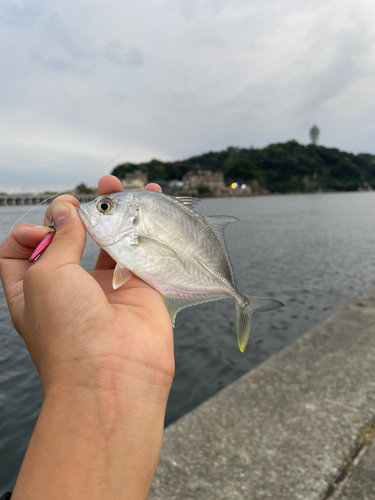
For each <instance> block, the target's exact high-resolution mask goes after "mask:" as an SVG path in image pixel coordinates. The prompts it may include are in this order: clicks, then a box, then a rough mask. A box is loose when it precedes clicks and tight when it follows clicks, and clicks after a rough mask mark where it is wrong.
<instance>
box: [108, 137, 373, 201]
mask: <svg viewBox="0 0 375 500" xmlns="http://www.w3.org/2000/svg"><path fill="white" fill-rule="evenodd" d="M135 169H141V170H144V171H145V172H147V174H148V179H149V181H156V180H173V179H181V178H182V177H183V176H184V175H185V174H186V173H187V172H188V171H189V170H213V171H219V172H223V173H224V176H225V180H226V182H227V184H230V183H232V182H239V183H242V182H245V183H246V182H250V181H252V180H257V181H258V182H259V184H260V185H261V186H262V187H263V188H265V189H267V190H268V191H270V192H271V193H275V192H278V193H291V192H316V191H356V190H359V189H369V188H374V189H375V156H373V155H370V154H358V155H354V154H351V153H346V152H344V151H340V150H338V149H334V148H326V147H324V146H315V145H313V144H309V145H308V146H304V145H302V144H299V143H298V142H297V141H288V142H285V143H279V144H270V145H269V146H267V147H265V148H263V149H256V148H249V149H246V148H235V147H229V148H227V149H226V150H225V151H219V152H213V151H210V152H209V153H204V154H202V155H200V156H193V157H192V158H188V159H187V160H181V161H175V162H162V161H160V160H151V161H150V162H148V163H141V164H134V163H124V164H122V165H118V166H117V167H116V168H115V169H114V170H113V171H112V174H113V175H116V176H117V177H118V178H120V179H122V178H124V177H125V174H126V173H127V172H132V171H133V170H135Z"/></svg>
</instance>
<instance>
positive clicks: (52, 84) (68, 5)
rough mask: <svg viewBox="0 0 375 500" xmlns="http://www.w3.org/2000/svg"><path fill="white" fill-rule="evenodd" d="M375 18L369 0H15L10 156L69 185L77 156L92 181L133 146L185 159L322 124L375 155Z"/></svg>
mask: <svg viewBox="0 0 375 500" xmlns="http://www.w3.org/2000/svg"><path fill="white" fill-rule="evenodd" d="M374 16H375V4H374V3H373V2H372V1H370V0H357V1H356V2H355V3H354V1H353V0H340V1H339V0H316V1H315V2H312V3H311V2H310V3H309V2H301V1H299V0H284V1H283V2H279V1H277V0H254V1H253V2H248V1H247V0H231V2H225V1H223V0H194V1H191V0H178V1H175V0H157V1H151V0H139V2H131V1H130V0H125V1H123V0H121V1H120V0H113V1H112V2H111V3H110V4H109V5H104V4H103V2H102V1H101V0H91V1H90V2H88V0H64V2H62V1H60V2H59V1H57V2H54V3H49V2H48V3H47V2H44V1H43V0H33V1H32V2H31V1H28V0H27V1H26V0H18V1H17V2H15V1H9V0H3V2H2V3H1V7H0V23H1V28H2V29H1V30H0V64H1V68H2V74H3V75H5V76H4V77H3V78H2V79H1V80H0V112H1V114H2V121H1V122H0V167H1V168H9V169H10V170H9V172H11V171H12V169H14V170H13V171H16V170H17V169H22V168H24V165H25V164H26V163H27V164H28V165H32V170H33V175H34V176H37V175H41V176H42V177H43V176H45V177H44V178H45V179H47V178H48V182H51V183H52V184H53V179H54V178H55V179H56V184H59V185H61V183H62V181H61V175H62V174H61V169H62V168H65V166H67V165H70V164H74V165H75V168H74V169H73V170H71V169H69V168H68V167H67V171H69V178H72V179H73V178H74V179H75V177H74V176H77V181H78V180H79V181H80V182H81V181H83V182H86V183H88V184H89V183H90V182H91V181H90V180H87V179H92V176H91V174H89V172H91V170H90V168H87V169H86V167H83V165H86V166H87V167H88V166H89V165H91V164H94V163H95V161H96V159H100V161H103V163H105V162H106V159H107V158H111V157H113V156H115V155H116V153H117V152H118V151H121V150H123V149H125V147H126V146H127V145H128V144H133V143H135V144H136V146H137V147H136V148H132V149H130V150H129V151H128V152H127V153H126V155H125V156H124V157H123V158H122V159H121V161H126V160H128V161H145V160H149V159H150V158H151V157H155V156H156V157H159V158H162V159H174V158H180V159H181V158H184V157H186V156H192V155H195V154H199V153H201V152H204V151H207V150H210V149H216V150H218V149H224V148H226V147H227V146H228V145H238V146H241V145H243V146H249V145H253V146H255V147H261V146H264V145H266V144H268V143H270V142H275V141H281V140H287V139H290V138H295V139H298V140H300V141H302V142H307V141H308V130H309V128H310V127H311V125H312V124H313V123H317V125H318V126H319V127H320V129H321V142H322V143H323V144H325V145H328V146H336V147H340V148H342V149H345V150H349V151H354V152H360V151H362V150H366V151H368V152H373V153H375V149H374V148H375V147H374V145H373V140H372V138H373V125H372V123H373V120H374V114H375V91H374V90H373V89H374V88H375V85H374V78H375V70H374V68H375V39H374V31H373V27H372V25H371V20H372V19H373V18H374ZM354 126H355V130H356V133H353V127H354ZM47 152H48V153H47ZM46 158H48V161H46ZM23 162H26V163H23ZM47 164H48V165H58V166H59V169H60V170H54V169H48V168H47V167H46V165H47ZM46 168H47V169H46ZM47 171H48V172H49V173H48V176H47V174H46V172H47ZM38 172H39V173H38ZM25 175H26V174H25ZM54 176H55V177H54ZM84 176H87V179H86V180H85V178H84ZM78 177H79V179H78ZM2 179H3V178H2ZM18 179H19V176H17V175H16V176H15V179H14V183H17V182H19V181H18ZM30 179H31V177H30ZM7 182H9V180H8V181H7ZM30 182H31V181H30ZM70 184H71V183H70V182H69V185H70ZM50 187H51V188H53V185H51V186H50Z"/></svg>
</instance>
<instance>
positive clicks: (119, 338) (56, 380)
mask: <svg viewBox="0 0 375 500" xmlns="http://www.w3.org/2000/svg"><path fill="white" fill-rule="evenodd" d="M149 189H153V190H157V189H158V186H156V185H150V187H149ZM159 189H160V188H159ZM120 190H122V186H121V183H120V181H119V180H118V179H117V178H115V177H112V176H106V177H103V178H102V179H101V181H100V182H99V195H103V194H107V193H111V192H116V191H120ZM78 205H79V202H78V201H77V200H76V199H75V198H74V197H73V196H70V195H63V196H60V197H59V198H57V199H56V200H55V201H54V202H53V203H52V204H51V205H50V206H49V207H48V209H47V212H46V216H45V221H44V223H45V224H46V225H48V224H49V218H50V216H51V215H52V216H53V217H54V220H55V222H56V228H57V230H56V234H55V237H54V239H53V241H52V244H51V245H50V246H49V248H47V250H46V251H45V252H44V253H43V256H42V257H41V258H40V259H39V260H38V261H37V262H35V263H32V264H29V263H28V261H27V259H28V257H29V256H30V254H31V252H32V251H33V249H34V247H35V246H36V245H37V244H38V243H39V241H40V240H41V239H42V238H43V237H44V236H45V234H47V232H48V229H47V228H45V227H38V226H37V227H35V226H34V227H33V226H32V225H30V224H21V225H20V226H19V227H17V228H16V229H15V230H14V231H13V232H12V233H11V235H10V236H9V239H7V240H5V242H4V243H3V244H2V245H1V247H0V272H1V278H2V281H3V283H4V289H5V293H6V297H7V301H8V305H9V309H10V313H11V316H12V320H13V323H14V326H15V328H16V330H17V331H18V333H19V334H20V335H21V336H22V337H23V339H24V341H25V343H26V346H27V348H28V350H29V352H30V354H31V357H32V359H33V361H34V363H35V365H36V367H37V369H38V371H39V373H40V376H41V380H42V384H43V389H44V391H45V392H46V391H48V389H49V388H50V386H51V385H54V384H69V383H74V384H77V383H83V384H95V383H96V377H95V372H96V371H97V370H100V369H101V368H103V369H105V370H108V369H110V370H112V371H116V370H118V371H120V372H124V371H128V372H129V373H131V376H132V377H134V378H137V379H138V383H137V386H138V384H145V385H146V386H147V385H149V386H150V387H152V390H153V393H154V396H157V395H160V396H162V395H163V394H160V392H161V393H163V392H164V390H163V389H166V391H165V395H166V396H167V394H168V391H169V387H170V384H171V381H172V378H173V373H174V363H173V336H172V327H171V323H170V319H169V315H168V313H167V311H166V309H165V306H164V304H163V300H162V298H161V296H160V294H159V293H158V292H156V291H155V290H154V289H152V288H151V287H150V286H149V285H147V284H146V283H144V282H143V281H141V280H139V279H137V278H135V277H134V278H132V279H131V280H129V281H128V282H127V283H126V284H124V285H123V286H122V287H120V288H119V289H117V290H113V288H112V274H113V269H114V266H115V262H114V261H113V260H112V259H111V258H110V257H109V256H108V254H106V253H105V252H104V251H103V250H101V251H100V254H99V258H98V261H97V264H96V267H95V270H94V271H92V272H91V273H87V272H86V271H84V270H83V269H82V268H81V266H80V258H81V255H82V252H83V249H84V245H85V238H86V232H85V229H84V226H83V224H82V222H81V220H80V218H79V217H78V214H77V211H76V209H75V208H74V207H76V206H78ZM100 383H102V382H100ZM138 389H139V387H137V390H138Z"/></svg>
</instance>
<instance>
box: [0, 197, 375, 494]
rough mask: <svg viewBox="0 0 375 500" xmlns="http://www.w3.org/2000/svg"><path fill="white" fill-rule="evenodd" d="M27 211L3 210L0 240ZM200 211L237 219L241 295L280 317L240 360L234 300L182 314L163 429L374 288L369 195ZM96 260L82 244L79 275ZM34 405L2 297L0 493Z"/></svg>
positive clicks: (234, 249) (231, 238) (234, 237)
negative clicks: (265, 303)
mask: <svg viewBox="0 0 375 500" xmlns="http://www.w3.org/2000/svg"><path fill="white" fill-rule="evenodd" d="M27 209H28V207H24V206H9V207H0V239H1V240H3V239H4V238H5V237H6V236H7V234H8V231H9V228H10V227H11V225H12V224H13V223H14V222H15V221H16V220H17V218H18V217H20V216H21V215H22V214H23V213H24V212H25V211H26V210H27ZM44 211H45V208H43V207H38V208H37V209H35V210H34V211H33V212H31V213H30V214H28V215H27V217H26V218H25V220H27V221H28V222H33V223H36V224H41V223H42V222H43V214H44ZM198 211H199V212H200V213H201V214H203V215H232V216H234V217H237V218H239V219H240V221H241V222H238V223H233V224H230V225H229V226H228V228H227V229H226V240H227V246H228V250H229V254H230V257H231V262H232V265H233V268H234V272H235V275H236V281H237V286H238V288H239V290H240V291H241V292H242V293H245V294H247V295H255V296H260V297H270V298H276V299H278V300H281V301H282V302H283V303H284V304H285V308H284V309H279V310H277V311H272V312H268V313H261V314H256V315H254V316H253V321H252V333H251V336H250V340H249V344H248V346H247V349H246V351H245V353H243V354H242V353H241V352H240V351H239V349H238V347H237V340H236V312H235V304H234V302H233V300H230V299H229V300H221V301H217V302H211V303H208V304H202V305H199V306H194V307H191V308H187V309H184V310H183V311H181V312H180V313H179V314H178V316H177V320H176V327H175V330H174V338H175V357H176V375H175V380H174V383H173V387H172V391H171V395H170V398H169V402H168V408H167V415H166V424H167V425H168V424H170V423H171V422H173V421H174V420H176V419H177V418H179V417H181V416H182V415H183V414H184V413H186V412H188V411H189V410H191V409H193V408H194V407H195V406H197V405H198V404H200V403H201V402H203V401H204V400H206V399H208V398H209V397H211V396H213V395H214V394H215V393H216V392H218V391H219V390H220V389H222V388H223V387H225V386H227V385H228V384H230V383H231V382H233V381H235V380H236V379H237V378H239V377H240V376H241V375H243V374H244V373H246V372H247V371H249V370H251V369H252V368H254V367H255V366H257V365H259V363H261V362H262V361H264V360H265V359H267V358H268V357H269V356H271V355H272V354H275V353H276V352H278V351H279V350H280V349H282V348H283V347H285V346H286V345H288V344H290V343H292V342H293V341H294V340H295V339H297V338H298V337H299V336H300V335H302V334H303V333H305V332H307V331H308V330H310V329H311V328H313V327H314V326H316V325H317V324H318V323H320V322H322V321H323V320H324V319H326V318H327V317H328V316H330V315H331V314H333V313H334V312H336V311H338V310H339V309H341V308H342V307H343V306H345V305H346V304H348V303H349V302H351V301H352V300H353V299H355V298H356V297H358V296H359V295H361V294H362V293H364V292H366V291H367V290H369V289H371V288H372V287H374V286H375V258H374V243H375V193H373V192H364V193H326V194H316V195H287V196H264V197H243V198H240V197H238V198H214V199H205V200H203V201H201V202H200V203H199V205H198ZM97 254H98V247H97V246H96V244H95V243H94V242H93V241H92V240H91V239H90V238H88V240H87V245H86V249H85V252H84V255H83V258H82V266H83V267H84V268H85V269H86V270H90V269H92V268H93V267H94V264H95V259H96V257H97ZM42 258H43V257H42ZM41 404H42V392H41V387H40V382H39V377H38V374H37V371H36V369H35V368H34V366H33V364H32V362H31V360H30V357H29V355H28V353H27V350H26V348H25V346H24V344H23V341H22V339H21V338H20V337H19V336H18V335H17V333H16V332H15V331H14V328H13V326H12V323H11V320H10V316H9V312H8V309H7V306H6V301H5V296H4V292H3V290H2V288H0V494H1V492H4V491H6V490H7V489H10V488H12V485H13V484H14V481H15V479H16V477H17V473H18V470H19V467H20V464H21V462H22V458H23V455H24V453H25V450H26V447H27V444H28V441H29V439H30V436H31V433H32V431H33V428H34V425H35V422H36V419H37V416H38V414H39V411H40V407H41Z"/></svg>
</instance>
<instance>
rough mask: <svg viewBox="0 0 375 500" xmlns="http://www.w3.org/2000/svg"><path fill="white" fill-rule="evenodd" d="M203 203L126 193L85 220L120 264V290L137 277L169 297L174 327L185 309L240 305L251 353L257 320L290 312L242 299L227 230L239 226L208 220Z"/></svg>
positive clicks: (105, 201) (240, 333)
mask: <svg viewBox="0 0 375 500" xmlns="http://www.w3.org/2000/svg"><path fill="white" fill-rule="evenodd" d="M198 201H199V200H197V199H195V198H191V197H190V196H176V197H174V196H169V195H165V194H162V193H157V192H155V191H143V190H134V191H122V192H120V193H113V194H109V195H105V196H100V197H98V198H96V199H95V200H94V201H92V202H90V203H85V204H83V205H81V206H80V207H79V208H78V213H79V216H80V217H81V219H82V221H83V223H84V225H85V227H86V230H87V232H88V233H89V234H90V235H91V237H92V238H93V239H94V241H95V242H96V243H97V244H98V245H99V246H100V247H101V248H103V249H104V250H105V251H106V252H107V253H108V254H109V255H110V256H111V257H112V258H113V259H114V260H115V261H116V262H117V265H116V268H115V271H114V274H113V288H115V289H116V288H118V287H119V286H121V285H122V284H123V283H126V282H127V281H128V280H129V279H130V278H131V277H132V274H131V273H133V274H135V275H136V276H138V277H139V278H141V279H142V280H143V281H145V282H146V283H148V284H149V285H150V286H152V287H153V288H155V289H156V290H157V291H158V292H160V293H161V295H162V296H163V299H164V303H165V305H166V307H167V309H168V312H169V315H170V318H171V321H172V324H174V321H175V317H176V314H177V313H178V311H180V310H181V309H183V308H184V307H188V306H192V305H194V304H201V303H203V302H211V301H214V300H219V299H225V298H228V297H231V298H233V299H234V301H235V303H236V308H237V340H238V346H239V348H240V350H241V351H242V352H243V351H244V350H245V347H246V344H247V342H248V339H249V334H250V328H251V315H252V313H253V312H261V311H272V310H273V309H279V308H280V307H283V304H282V303H281V302H279V301H277V300H273V299H261V298H258V297H249V296H247V295H241V294H240V293H239V291H238V290H237V287H236V284H235V279H234V273H233V270H232V267H231V264H230V260H229V256H228V251H227V246H226V243H225V240H224V229H225V227H226V226H227V225H228V224H229V223H230V222H233V221H237V220H238V219H236V218H235V217H227V216H211V217H202V216H201V215H199V214H198V213H197V212H195V210H194V206H195V204H196V203H197V202H198ZM130 271H131V272H130Z"/></svg>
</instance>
